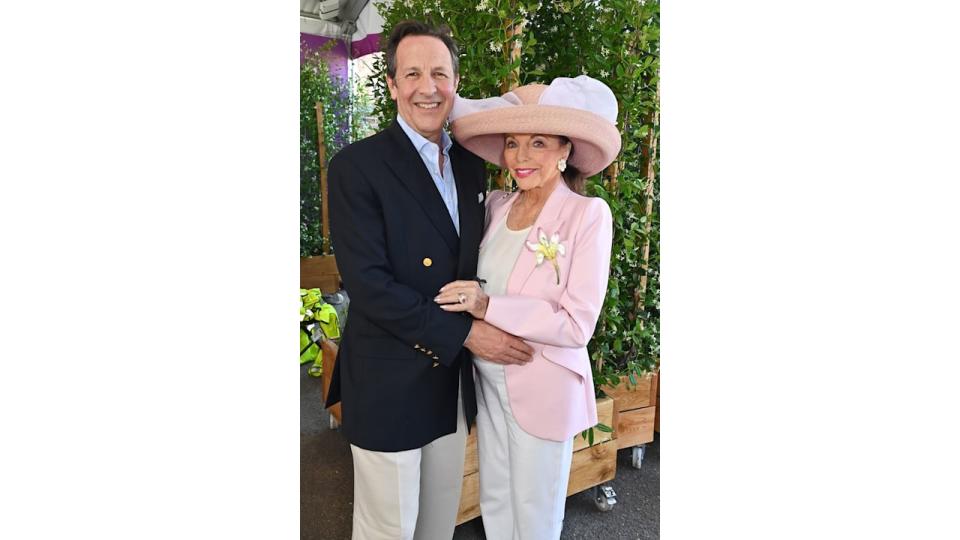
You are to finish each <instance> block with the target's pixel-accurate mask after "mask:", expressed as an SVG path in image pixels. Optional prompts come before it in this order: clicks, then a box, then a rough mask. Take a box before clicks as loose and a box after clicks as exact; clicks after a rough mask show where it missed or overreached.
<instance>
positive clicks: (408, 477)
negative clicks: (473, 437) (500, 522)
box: [350, 397, 492, 540]
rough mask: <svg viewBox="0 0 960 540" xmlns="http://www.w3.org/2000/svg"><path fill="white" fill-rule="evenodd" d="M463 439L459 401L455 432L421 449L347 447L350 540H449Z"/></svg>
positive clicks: (456, 502) (457, 497)
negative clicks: (350, 481) (350, 474)
mask: <svg viewBox="0 0 960 540" xmlns="http://www.w3.org/2000/svg"><path fill="white" fill-rule="evenodd" d="M466 440H467V428H466V422H465V421H464V419H463V403H462V401H461V398H459V397H458V398H457V431H456V433H451V434H450V435H445V436H443V437H440V438H439V439H436V440H434V441H432V442H430V443H428V444H427V445H426V446H424V447H422V448H416V449H413V450H406V451H403V452H374V451H371V450H364V449H363V448H358V447H356V446H354V445H352V444H351V445H350V451H351V453H352V454H353V540H440V539H448V538H453V529H454V527H456V523H457V510H458V509H459V507H460V487H461V486H462V485H463V459H464V452H465V446H466ZM491 538H492V537H491Z"/></svg>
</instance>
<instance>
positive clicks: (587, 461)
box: [567, 441, 617, 496]
mask: <svg viewBox="0 0 960 540" xmlns="http://www.w3.org/2000/svg"><path fill="white" fill-rule="evenodd" d="M616 475H617V441H607V442H604V443H601V444H595V445H593V447H591V448H584V449H583V450H580V451H579V452H574V454H573V463H571V464H570V482H569V484H567V496H570V495H573V494H574V493H580V492H581V491H583V490H585V489H588V488H591V487H593V486H596V485H597V484H602V483H604V482H609V481H610V480H613V478H614V476H616Z"/></svg>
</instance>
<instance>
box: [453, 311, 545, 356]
mask: <svg viewBox="0 0 960 540" xmlns="http://www.w3.org/2000/svg"><path fill="white" fill-rule="evenodd" d="M463 346H464V347H466V348H468V349H470V351H471V352H472V353H473V354H475V355H477V356H479V357H480V358H483V359H484V360H489V361H490V362H494V363H497V364H520V365H522V364H526V363H527V362H529V361H531V360H533V347H531V346H529V345H527V344H526V343H525V342H524V341H523V340H522V339H520V338H518V337H516V336H514V335H511V334H508V333H506V332H504V331H503V330H500V329H499V328H497V327H496V326H493V325H491V324H490V323H487V322H484V321H480V320H476V319H475V320H474V321H473V326H471V327H470V333H469V334H468V335H467V340H466V341H465V342H464V343H463Z"/></svg>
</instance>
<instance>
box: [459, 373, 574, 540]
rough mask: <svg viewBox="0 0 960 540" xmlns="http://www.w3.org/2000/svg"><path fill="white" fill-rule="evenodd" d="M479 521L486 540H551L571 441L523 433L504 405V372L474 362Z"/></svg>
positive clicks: (559, 517)
mask: <svg viewBox="0 0 960 540" xmlns="http://www.w3.org/2000/svg"><path fill="white" fill-rule="evenodd" d="M474 366H476V370H477V375H478V377H477V379H478V384H477V407H478V410H477V452H478V454H479V456H478V457H479V458H480V515H481V516H482V518H483V528H484V531H485V532H486V535H487V538H490V539H491V540H510V539H513V540H556V539H558V538H560V531H561V530H562V529H563V511H564V505H565V503H566V499H567V484H568V481H569V479H570V462H571V461H572V460H573V439H572V438H571V439H569V440H567V441H566V442H556V441H548V440H544V439H540V438H537V437H534V436H533V435H530V434H528V433H527V432H525V431H524V430H523V429H522V428H521V427H520V425H519V424H517V421H516V419H515V418H514V416H513V412H512V411H511V409H510V403H509V401H508V399H507V385H506V378H505V377H504V372H503V366H502V365H500V364H494V363H492V362H487V361H486V360H483V359H480V358H477V359H475V361H474Z"/></svg>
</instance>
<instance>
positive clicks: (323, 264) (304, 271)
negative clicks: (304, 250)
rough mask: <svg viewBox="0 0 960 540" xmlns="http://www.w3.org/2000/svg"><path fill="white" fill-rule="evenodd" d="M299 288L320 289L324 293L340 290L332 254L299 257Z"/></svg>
mask: <svg viewBox="0 0 960 540" xmlns="http://www.w3.org/2000/svg"><path fill="white" fill-rule="evenodd" d="M300 288H301V289H314V288H317V289H320V291H321V292H323V293H324V294H330V293H335V292H337V291H339V290H340V273H339V272H338V271H337V259H336V257H334V256H333V255H320V256H317V257H300Z"/></svg>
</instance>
